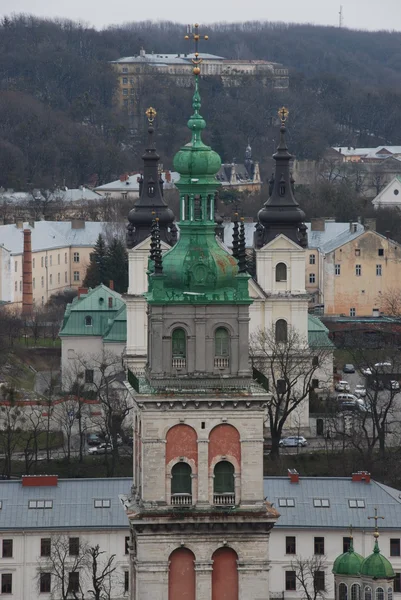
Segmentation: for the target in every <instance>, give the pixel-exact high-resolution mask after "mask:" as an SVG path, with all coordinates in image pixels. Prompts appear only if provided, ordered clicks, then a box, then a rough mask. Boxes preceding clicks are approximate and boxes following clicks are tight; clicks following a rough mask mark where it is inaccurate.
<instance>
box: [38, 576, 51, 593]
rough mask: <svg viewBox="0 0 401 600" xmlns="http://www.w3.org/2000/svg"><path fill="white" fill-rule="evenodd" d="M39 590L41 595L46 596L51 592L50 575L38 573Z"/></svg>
mask: <svg viewBox="0 0 401 600" xmlns="http://www.w3.org/2000/svg"><path fill="white" fill-rule="evenodd" d="M39 589H40V592H41V594H48V593H49V592H51V574H50V573H40V576H39Z"/></svg>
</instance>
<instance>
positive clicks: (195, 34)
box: [185, 23, 209, 65]
mask: <svg viewBox="0 0 401 600" xmlns="http://www.w3.org/2000/svg"><path fill="white" fill-rule="evenodd" d="M187 32H188V33H187V35H186V36H185V39H186V40H193V41H194V42H195V58H193V59H192V62H193V64H194V65H200V64H201V62H202V59H201V58H199V40H200V39H204V40H208V39H209V36H208V35H200V33H199V25H198V23H195V25H194V31H192V27H191V26H190V25H188V27H187Z"/></svg>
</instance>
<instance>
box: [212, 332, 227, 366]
mask: <svg viewBox="0 0 401 600" xmlns="http://www.w3.org/2000/svg"><path fill="white" fill-rule="evenodd" d="M223 332H224V335H223ZM218 346H220V348H219V347H218ZM214 356H215V357H217V358H228V357H229V356H230V333H229V331H228V329H227V327H217V329H216V330H215V332H214Z"/></svg>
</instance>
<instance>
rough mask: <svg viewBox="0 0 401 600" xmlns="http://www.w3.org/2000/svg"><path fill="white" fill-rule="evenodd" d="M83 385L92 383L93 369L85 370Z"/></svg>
mask: <svg viewBox="0 0 401 600" xmlns="http://www.w3.org/2000/svg"><path fill="white" fill-rule="evenodd" d="M84 377H85V383H89V384H91V383H93V382H94V379H95V371H94V369H85V375H84Z"/></svg>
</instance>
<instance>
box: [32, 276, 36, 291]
mask: <svg viewBox="0 0 401 600" xmlns="http://www.w3.org/2000/svg"><path fill="white" fill-rule="evenodd" d="M32 287H33V289H35V287H36V281H35V277H34V278H33V279H32Z"/></svg>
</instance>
